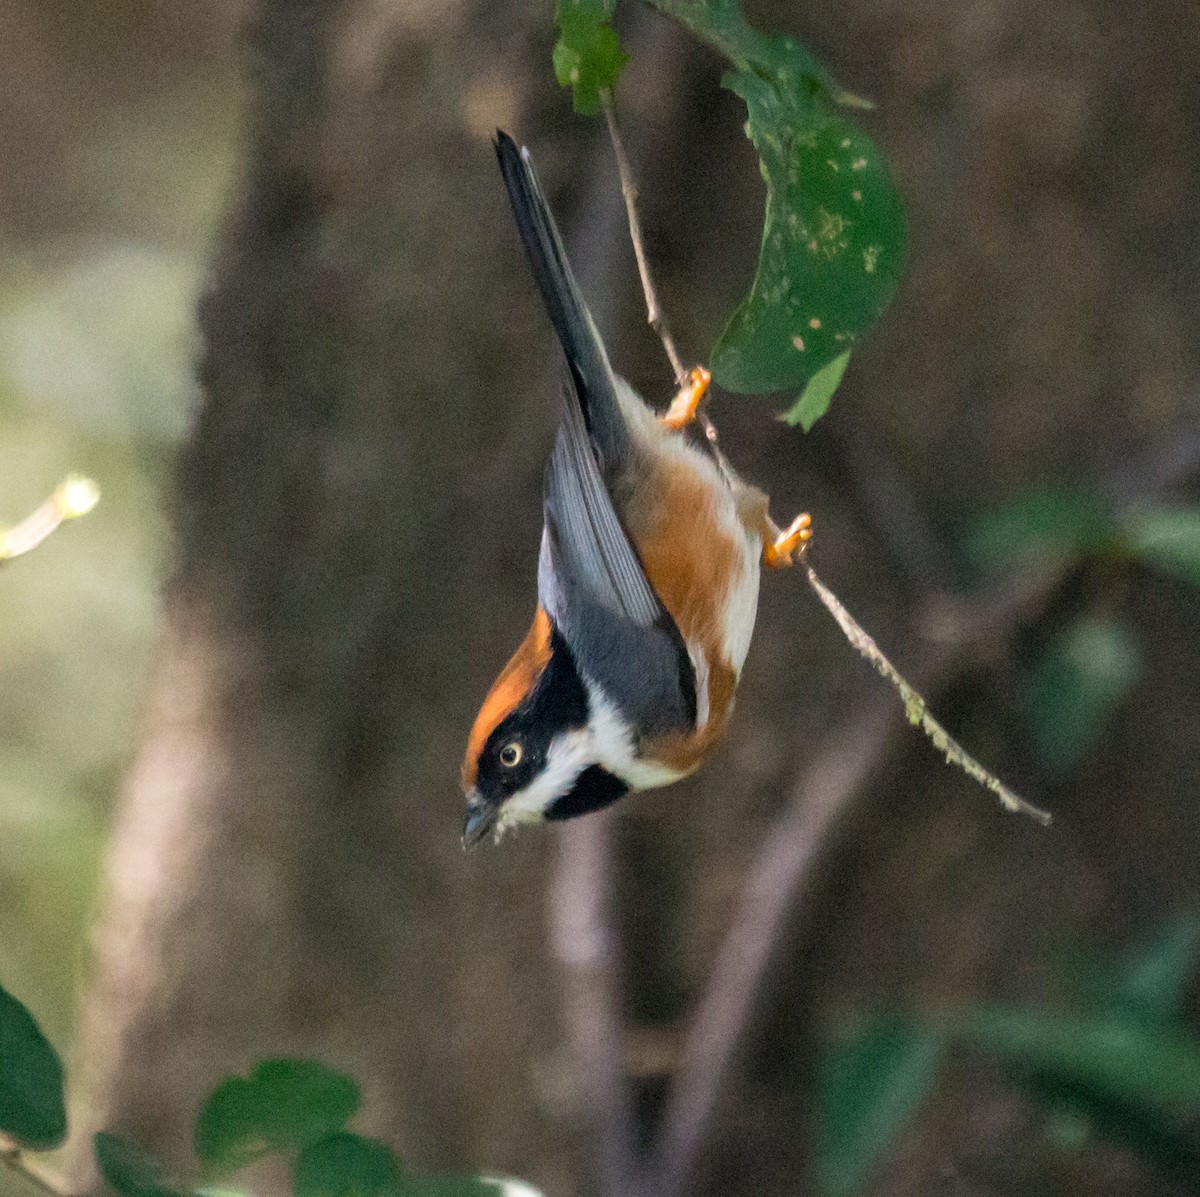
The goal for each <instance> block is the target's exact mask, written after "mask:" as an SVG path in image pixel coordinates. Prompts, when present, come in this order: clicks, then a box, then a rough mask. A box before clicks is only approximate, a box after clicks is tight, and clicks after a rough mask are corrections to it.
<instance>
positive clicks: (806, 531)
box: [763, 511, 812, 569]
mask: <svg viewBox="0 0 1200 1197" xmlns="http://www.w3.org/2000/svg"><path fill="white" fill-rule="evenodd" d="M767 527H768V529H769V530H770V532H771V533H773V534H774V539H773V540H772V539H769V538H764V540H763V564H764V565H767V566H769V567H770V568H771V569H782V568H783V567H784V566H787V565H794V564H795V562H793V561H792V554H793V553H794V552H795V551H796V550H797V549H799V550H800V551H801V552H803V551H804V548H805V546H806V545H807V543H808V541H809V539H810V538H811V536H812V516H811V515H809V514H808V512H807V511H806V512H804V514H803V515H798V516H796V518H795V519H794V520H792V522H791V524H790V525H789V526H788V529H787V531H786V532H780V531H779V529H778V528H776V527H775V525H774V524H773V523H771V522H770V521H768V523H767Z"/></svg>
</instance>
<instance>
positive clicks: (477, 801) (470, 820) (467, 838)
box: [462, 790, 500, 852]
mask: <svg viewBox="0 0 1200 1197" xmlns="http://www.w3.org/2000/svg"><path fill="white" fill-rule="evenodd" d="M499 814H500V808H499V807H497V806H495V805H494V804H492V803H490V802H484V800H483V798H482V797H480V794H479V791H478V790H471V791H470V792H469V793H468V794H467V818H466V821H465V822H464V823H463V835H462V843H463V848H464V849H466V850H467V851H468V852H469V851H470V850H471V849H472V848H474V847H475V845H476V844H478V843H479V841H480V840H481V839H483V838H484V836H486V835H487V833H488V832H489V831H491V830H492V828H493V827H495V826H496V819H497V817H498V816H499Z"/></svg>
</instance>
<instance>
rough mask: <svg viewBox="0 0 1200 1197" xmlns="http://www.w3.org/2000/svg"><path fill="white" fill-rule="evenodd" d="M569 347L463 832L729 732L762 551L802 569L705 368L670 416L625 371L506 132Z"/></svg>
mask: <svg viewBox="0 0 1200 1197" xmlns="http://www.w3.org/2000/svg"><path fill="white" fill-rule="evenodd" d="M494 146H495V150H496V156H497V159H498V161H499V164H500V172H501V175H502V177H503V180H504V184H505V188H506V190H507V193H508V199H509V203H510V205H511V207H512V212H513V216H514V217H515V219H516V224H517V229H518V231H519V233H520V237H521V241H522V242H523V244H524V247H525V251H526V253H527V255H528V257H529V261H530V265H531V266H532V271H533V278H534V281H535V283H536V286H537V289H538V291H539V292H540V293H541V298H542V301H543V303H544V305H545V309H546V313H547V316H548V317H549V321H550V324H551V325H552V327H553V329H554V332H555V334H556V335H557V338H558V341H559V344H560V346H561V348H562V354H563V359H564V370H563V388H562V390H563V412H562V418H561V421H560V424H559V427H558V433H557V437H556V439H555V442H554V447H553V450H552V452H551V455H550V461H549V464H548V466H547V469H546V474H545V482H544V488H543V527H542V537H541V545H540V549H539V553H538V564H537V606H536V609H535V613H534V617H533V623H532V626H531V627H530V629H529V632H528V634H527V635H526V637H525V639H524V640H523V641H522V643H521V645H520V647H519V648H518V649H517V650H516V652H515V653H514V654H513V656H512V658H511V660H509V662H508V664H507V665H505V666H504V668H503V669H502V670H501V672H500V675H499V677H498V678H497V679H496V681H495V683H494V684H493V685H492V687H491V689H490V690H489V691H488V693H487V696H486V698H485V699H484V701H483V704H482V706H481V708H480V710H479V713H478V715H477V717H476V719H475V722H474V724H473V726H472V728H471V731H470V735H469V737H468V742H467V749H466V755H465V759H464V761H463V766H462V785H463V790H464V793H465V799H466V815H465V820H464V826H463V835H462V842H463V846H464V847H465V848H472V847H474V846H475V845H477V844H479V843H480V842H481V841H483V840H484V839H486V838H487V836H488V835H489V833H490V834H491V835H492V837H493V839H494V840H499V839H500V837H501V836H502V835H503V834H504V832H506V831H508V830H509V829H511V828H513V827H515V826H518V825H520V824H525V823H540V822H548V821H549V822H553V821H558V820H563V819H570V818H574V817H576V816H580V815H585V814H588V813H590V812H592V811H596V810H599V809H601V808H602V807H606V806H609V805H610V804H612V803H613V802H615V801H617V800H618V799H619V798H621V797H622V796H623V795H625V794H626V793H628V792H630V791H640V790H649V789H654V788H657V787H659V786H666V785H669V784H671V783H673V782H676V781H678V780H679V779H681V778H683V777H686V776H687V775H688V774H690V773H692V772H693V771H694V770H695V769H696V768H697V767H698V766H699V765H700V763H701V762H702V761H703V760H704V758H705V757H706V756H707V755H708V753H709V752H710V750H711V749H712V748H713V746H714V745H715V744H716V743H717V742H718V741H719V740H720V738H721V737H722V734H723V733H724V731H725V729H726V725H727V724H728V721H729V717H730V714H731V712H732V709H733V702H734V694H735V691H736V689H737V685H738V680H739V678H740V676H741V671H742V666H743V664H744V662H745V659H746V654H747V652H748V651H749V648H750V641H751V636H752V634H753V631H754V622H755V616H756V613H757V608H758V592H759V582H760V563H761V564H766V565H768V566H773V567H783V566H788V565H791V564H792V563H793V561H794V555H795V553H796V552H797V551H800V552H802V551H803V550H804V549H805V548H806V547H807V542H808V540H809V537H810V536H811V523H812V521H811V519H810V517H809V515H808V514H807V513H804V514H802V515H799V516H797V517H796V519H795V520H793V521H792V523H791V524H790V525H789V527H788V528H787V529H785V530H781V529H780V528H779V527H778V526H777V525H776V524H775V523H774V522H773V521H772V519H771V517H770V514H769V503H768V499H767V496H766V494H765V493H764V492H763V491H762V490H760V489H759V488H758V487H756V486H753V485H751V484H750V483H748V482H745V481H743V480H742V478H740V477H739V475H738V474H737V472H736V471H735V470H734V469H733V467H732V466H731V465H730V464H729V462H728V461H727V460H726V458H725V456H724V454H723V453H721V451H720V450H719V448H718V447H717V445H716V443H715V438H710V437H707V436H704V435H701V434H700V433H699V432H698V431H697V429H696V424H697V420H696V417H697V409H698V407H699V405H700V403H701V401H702V400H703V399H704V396H705V393H706V391H707V389H708V386H709V382H710V378H711V376H710V374H709V372H708V370H706V369H705V368H704V367H702V366H697V367H695V368H694V369H693V370H691V372H690V373H689V374H688V375H687V377H686V378H685V379H684V380H683V383H682V385H681V386H680V387H679V390H678V392H677V393H676V395H675V396H674V398H673V400H672V401H671V403H670V405H669V407H668V409H667V411H666V412H665V413H663V414H661V415H659V414H657V413H656V412H655V411H654V409H653V408H651V407H650V406H649V405H648V404H647V403H646V402H645V401H644V400H643V399H642V398H641V396H639V395H638V394H637V393H636V392H635V391H634V390H633V388H632V387H631V386H630V385H629V384H628V383H627V382H625V380H624V379H622V378H621V377H619V376H618V375H617V374H616V373H614V371H613V368H612V366H611V365H610V363H609V358H608V354H607V352H606V350H605V347H604V342H603V340H602V339H601V337H600V333H599V332H598V330H597V328H596V324H595V322H594V321H593V319H592V316H591V314H590V312H589V311H588V308H587V304H586V303H585V301H584V298H583V295H582V294H581V291H580V288H579V286H578V284H577V282H576V280H575V276H574V274H573V272H572V270H571V266H570V263H569V262H568V260H567V255H566V252H565V250H564V248H563V242H562V238H561V236H560V235H559V231H558V228H557V226H556V224H555V222H554V217H553V215H552V213H551V211H550V208H549V205H548V204H547V202H546V199H545V195H544V193H543V191H542V188H541V185H540V183H539V181H538V177H537V173H536V171H535V169H534V166H533V161H532V158H531V156H530V153H529V151H528V149H526V148H524V147H518V146H517V144H516V142H515V141H514V140H513V139H512V138H511V137H510V136H509V135H508V134H507V133H505V132H504V131H503V130H497V134H496V138H495V142H494Z"/></svg>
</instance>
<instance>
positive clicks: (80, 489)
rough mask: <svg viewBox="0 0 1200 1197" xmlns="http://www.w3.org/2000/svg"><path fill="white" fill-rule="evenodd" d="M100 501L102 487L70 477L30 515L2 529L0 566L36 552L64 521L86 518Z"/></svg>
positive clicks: (0, 530)
mask: <svg viewBox="0 0 1200 1197" xmlns="http://www.w3.org/2000/svg"><path fill="white" fill-rule="evenodd" d="M99 501H100V488H99V487H98V486H97V485H96V484H95V483H94V482H93V481H92V480H91V479H90V478H82V477H79V476H78V475H74V474H73V475H71V476H70V477H69V478H67V479H65V480H64V481H63V482H62V483H61V484H60V485H59V487H58V489H57V490H55V492H54V493H53V494H52V495H51V496H50V497H49V498H48V499H47V500H46V501H45V502H44V503H43V504H42V505H41V506H40V507H38V508H37V510H36V511H34V512H33V513H32V514H31V515H27V516H26V517H25V518H24V519H23V520H22V521H21V522H20V523H19V524H17V525H16V526H15V527H13V528H7V529H0V563H3V562H5V561H10V560H12V558H13V557H20V556H21V555H22V554H24V553H28V552H29V551H30V550H31V549H36V548H37V547H38V545H40V544H41V543H42V541H44V540H45V539H46V537H48V536H49V535H50V533H51V532H53V531H54V530H55V528H57V527H59V526H60V525H61V524H62V523H63V521H64V520H73V519H78V518H79V517H80V516H81V515H87V513H88V512H89V511H91V509H92V508H93V507H95V506H96V504H97V503H98V502H99Z"/></svg>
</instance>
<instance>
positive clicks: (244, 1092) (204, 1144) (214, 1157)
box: [194, 1059, 359, 1172]
mask: <svg viewBox="0 0 1200 1197" xmlns="http://www.w3.org/2000/svg"><path fill="white" fill-rule="evenodd" d="M358 1102H359V1091H358V1085H357V1084H356V1083H355V1082H354V1080H353V1079H352V1078H350V1077H348V1076H344V1075H343V1074H342V1073H340V1072H334V1071H333V1069H331V1068H327V1067H326V1066H325V1065H324V1064H320V1063H318V1062H317V1061H316V1060H289V1059H275V1060H264V1061H262V1063H260V1064H259V1065H258V1066H257V1067H256V1068H255V1069H254V1071H253V1072H252V1073H251V1074H250V1076H249V1077H236V1076H235V1077H227V1078H226V1079H225V1080H223V1081H222V1082H221V1083H220V1084H219V1085H218V1086H217V1087H216V1089H214V1090H213V1091H212V1093H211V1094H209V1097H208V1100H207V1101H205V1103H204V1105H203V1107H202V1108H201V1110H200V1114H199V1117H198V1118H197V1119H196V1130H195V1135H194V1141H195V1147H196V1154H197V1156H199V1157H200V1159H201V1161H202V1162H203V1163H204V1165H205V1166H206V1168H208V1169H210V1170H215V1171H224V1172H228V1171H233V1170H234V1169H236V1168H240V1167H241V1166H242V1165H243V1164H246V1163H248V1162H249V1161H250V1160H253V1159H256V1158H257V1157H258V1156H261V1155H265V1154H266V1153H267V1152H269V1151H287V1150H292V1149H295V1148H300V1147H305V1146H307V1145H308V1144H309V1143H314V1142H316V1141H317V1140H318V1139H323V1138H324V1137H325V1136H326V1135H329V1134H331V1133H332V1132H334V1131H337V1130H340V1129H341V1128H342V1127H343V1126H345V1125H346V1123H347V1122H348V1121H349V1119H350V1118H351V1117H353V1115H354V1112H355V1111H356V1110H357V1109H358Z"/></svg>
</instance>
